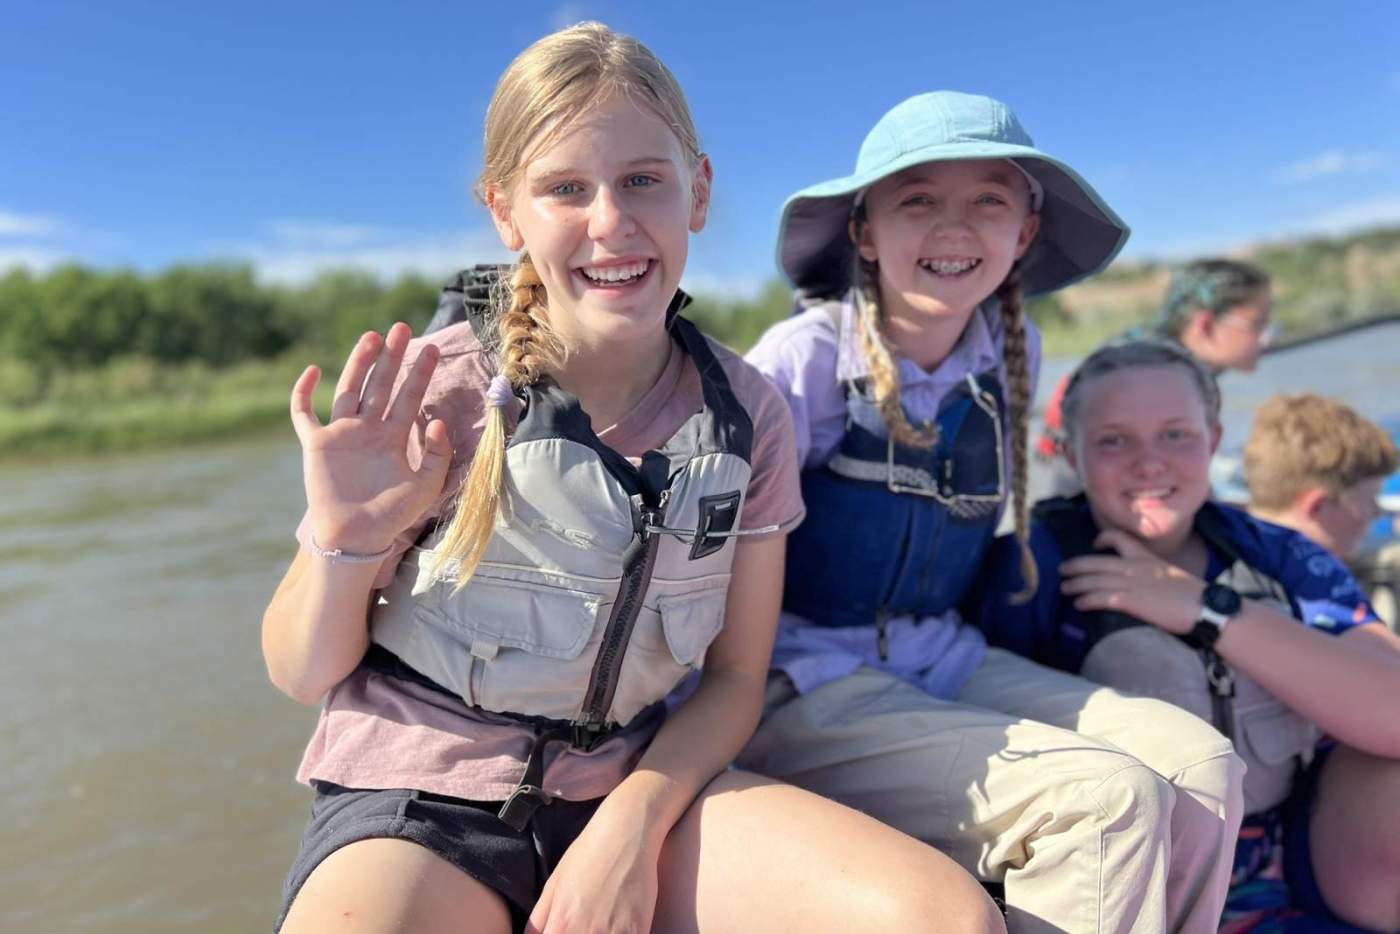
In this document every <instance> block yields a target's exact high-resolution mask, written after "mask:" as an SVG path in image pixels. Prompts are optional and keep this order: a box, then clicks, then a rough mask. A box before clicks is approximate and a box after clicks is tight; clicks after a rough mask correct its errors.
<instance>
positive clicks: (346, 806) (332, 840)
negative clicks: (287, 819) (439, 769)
mask: <svg viewBox="0 0 1400 934" xmlns="http://www.w3.org/2000/svg"><path fill="white" fill-rule="evenodd" d="M312 786H313V787H314V788H315V789H316V799H315V800H314V801H312V802H311V820H310V822H309V823H308V824H307V826H306V832H305V833H304V834H302V838H301V850H300V851H299V852H298V853H297V858H296V862H295V863H293V865H292V871H291V872H290V873H289V874H288V876H287V883H286V885H285V887H284V888H283V891H282V910H281V911H280V912H279V913H278V915H277V921H276V922H275V924H274V925H273V930H274V931H279V930H281V928H282V922H283V921H284V920H285V919H286V917H287V910H288V909H289V908H291V906H292V901H293V900H294V899H295V898H296V896H297V893H298V892H299V891H301V887H302V885H303V884H304V883H305V882H306V880H307V879H308V878H309V877H310V876H311V873H312V872H313V871H314V870H315V869H316V867H317V866H319V865H320V864H321V861H322V860H323V859H325V858H326V857H327V856H330V855H331V854H332V853H334V852H335V851H336V850H338V849H340V848H341V847H343V846H347V845H349V844H351V843H356V842H358V841H360V840H369V839H373V838H378V837H390V838H394V839H399V840H412V841H413V842H414V843H417V844H419V845H421V846H425V847H427V848H428V849H429V850H431V851H432V852H434V853H436V854H437V855H438V856H440V857H442V858H443V859H445V860H447V861H448V862H449V863H451V864H452V865H454V866H456V867H457V868H458V869H460V870H462V871H463V872H465V873H466V874H467V875H469V876H471V877H472V878H473V879H475V880H477V881H478V882H480V883H482V884H483V885H485V886H487V887H488V888H490V889H492V890H494V891H495V892H496V893H497V894H499V895H500V896H501V897H502V898H504V899H505V901H506V905H507V907H509V908H510V914H511V920H512V923H513V925H514V927H515V930H517V931H521V930H524V928H525V920H526V919H527V918H528V917H529V916H530V912H531V911H532V910H533V909H534V907H535V901H536V900H537V899H538V898H539V897H540V892H541V891H543V890H544V883H545V880H546V879H547V878H549V874H550V873H551V872H553V871H554V868H555V867H556V866H558V865H559V860H560V859H561V858H562V857H563V855H564V851H565V850H566V849H568V847H569V844H571V843H573V842H574V839H575V838H576V837H577V836H578V835H579V834H580V833H581V832H582V831H583V828H584V826H585V825H586V824H587V823H588V821H589V819H590V818H591V817H592V816H593V812H594V811H596V810H597V809H598V805H599V804H600V803H602V800H603V799H601V798H595V799H593V800H592V801H563V800H556V801H554V802H552V803H550V804H548V805H546V806H545V807H542V808H540V809H539V810H538V811H536V812H535V816H534V818H533V819H532V821H531V823H530V826H529V827H527V828H526V829H525V830H523V831H516V830H513V829H511V828H510V827H509V826H507V825H506V824H505V822H504V821H502V820H501V819H500V818H498V817H497V816H496V813H497V812H498V811H499V810H500V809H501V802H500V801H467V800H465V799H462V798H453V797H449V796H447V795H435V794H429V793H428V792H424V791H414V790H412V789H407V788H394V789H389V790H386V791H366V790H360V789H355V788H343V787H341V786H340V785H333V784H331V783H330V782H312Z"/></svg>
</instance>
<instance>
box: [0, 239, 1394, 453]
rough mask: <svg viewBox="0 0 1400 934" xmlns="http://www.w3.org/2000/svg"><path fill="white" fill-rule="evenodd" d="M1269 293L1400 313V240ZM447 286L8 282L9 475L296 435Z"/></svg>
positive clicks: (329, 278)
mask: <svg viewBox="0 0 1400 934" xmlns="http://www.w3.org/2000/svg"><path fill="white" fill-rule="evenodd" d="M1238 255H1239V256H1240V258H1243V259H1246V260H1248V261H1251V262H1255V263H1257V264H1258V265H1260V266H1261V267H1263V268H1264V269H1265V270H1266V271H1267V272H1268V273H1269V274H1270V275H1271V276H1272V278H1273V283H1274V309H1275V316H1276V318H1277V320H1278V321H1279V322H1280V323H1281V324H1282V325H1283V330H1284V335H1285V337H1287V336H1292V335H1298V334H1306V333H1310V332H1315V331H1319V330H1323V329H1326V328H1329V327H1331V326H1335V325H1337V324H1340V323H1342V322H1345V321H1349V320H1354V319H1358V318H1364V317H1367V316H1369V315H1374V314H1376V313H1378V312H1384V311H1394V309H1396V308H1400V228H1391V229H1385V230H1376V231H1371V232H1368V233H1361V234H1354V235H1351V236H1348V237H1340V238H1331V239H1314V240H1306V241H1298V242H1292V243H1277V244H1269V245H1263V246H1259V247H1256V248H1254V249H1252V250H1249V251H1246V252H1243V253H1240V254H1238ZM1169 275H1170V266H1169V265H1168V264H1165V263H1156V262H1141V261H1137V262H1119V263H1115V264H1114V265H1113V266H1111V267H1110V268H1109V269H1108V270H1107V271H1105V272H1104V273H1102V274H1101V275H1099V276H1096V277H1095V278H1093V279H1092V280H1090V281H1088V282H1084V283H1081V284H1079V285H1075V286H1071V287H1070V288H1068V289H1065V290H1064V291H1062V292H1058V293H1056V294H1055V295H1053V296H1049V297H1046V298H1040V299H1037V300H1034V301H1031V302H1029V303H1028V304H1027V310H1028V312H1029V313H1030V315H1031V316H1032V317H1033V318H1034V319H1035V320H1036V321H1037V322H1038V323H1039V325H1040V328H1041V332H1042V334H1043V336H1044V342H1043V347H1044V351H1045V354H1046V355H1047V356H1051V357H1055V356H1080V355H1083V354H1084V353H1087V352H1088V351H1089V350H1091V349H1092V348H1093V347H1095V346H1097V345H1098V344H1099V343H1100V342H1102V341H1103V340H1104V339H1105V338H1107V337H1110V336H1111V335H1113V334H1116V333H1118V332H1119V331H1121V330H1122V329H1123V328H1124V327H1126V326H1128V325H1130V324H1132V323H1135V322H1138V321H1141V320H1143V319H1144V318H1147V317H1149V316H1151V315H1152V314H1153V313H1154V311H1155V310H1156V308H1157V307H1158V305H1159V304H1160V302H1161V298H1162V293H1163V292H1164V290H1165V288H1166V284H1167V279H1168V277H1169ZM437 293H438V283H436V282H431V281H428V280H426V279H422V278H413V277H406V278H404V279H401V280H399V281H398V282H394V283H383V282H379V281H378V280H375V279H374V278H373V277H370V276H368V275H366V274H363V273H356V272H333V273H326V274H324V275H322V276H320V277H318V278H317V279H316V280H314V281H312V282H310V283H308V284H306V285H304V286H299V287H296V288H289V287H278V286H270V285H263V284H261V283H259V282H258V281H257V279H256V277H255V276H254V274H253V272H252V270H250V269H248V268H246V267H240V266H226V265H218V264H213V265H209V266H177V267H172V268H171V269H168V270H165V271H163V272H160V273H155V274H151V275H138V274H136V273H133V272H129V271H123V270H116V271H99V270H92V269H85V268H82V267H77V266H65V267H60V268H58V269H55V270H53V271H51V272H49V273H46V274H44V275H42V276H34V275H32V274H30V273H27V272H24V271H13V272H10V273H7V274H4V275H0V460H16V459H35V458H53V457H62V456H67V455H80V454H101V453H105V452H111V451H122V450H132V449H137V448H148V447H153V446H159V445H177V444H189V443H203V442H207V441H210V440H212V439H222V438H233V437H239V436H243V435H248V434H252V433H256V432H261V431H275V430H287V428H288V422H287V397H288V394H289V392H290V389H291V385H292V382H293V380H294V379H295V378H296V375H297V374H298V373H299V372H300V371H301V369H302V367H304V366H305V365H306V364H307V363H310V362H315V363H319V364H320V365H321V366H322V367H323V368H325V369H326V370H327V372H328V375H327V378H326V379H325V380H324V381H323V387H322V390H321V395H322V397H323V398H321V399H320V400H318V401H320V402H321V404H323V405H325V404H328V402H329V395H330V390H329V388H327V387H328V386H329V385H333V384H334V376H333V374H334V372H335V371H336V370H338V368H339V366H340V365H341V361H342V360H343V359H344V354H345V353H346V352H347V350H348V349H349V347H350V346H351V344H352V343H353V342H354V340H355V337H356V336H357V335H358V334H360V333H361V332H363V331H364V330H365V329H367V328H375V329H383V328H384V327H386V326H387V325H388V324H389V323H391V322H393V321H395V320H404V321H407V322H408V323H409V324H411V325H412V326H413V327H414V328H415V329H419V328H422V327H423V326H424V325H425V324H426V323H427V320H428V318H429V316H430V315H431V313H432V310H433V308H434V307H435V305H436V301H437ZM790 313H791V294H790V292H789V291H788V289H787V288H786V287H785V286H784V285H783V284H782V283H781V282H777V281H775V282H772V283H770V284H769V285H768V286H767V287H766V288H764V289H763V290H762V291H761V292H760V293H759V294H758V295H756V296H754V297H752V298H744V299H723V298H716V297H714V296H705V295H700V296H697V297H696V301H695V303H694V304H693V305H691V306H690V308H688V309H687V311H686V315H687V317H689V318H691V320H693V321H695V322H696V323H697V324H698V325H699V326H700V328H701V329H702V330H704V331H705V332H707V333H709V334H711V335H712V336H714V337H716V338H718V339H719V340H721V341H723V342H724V343H726V344H728V345H729V346H731V347H734V348H735V349H738V350H744V349H747V348H748V347H749V346H751V345H752V344H753V342H754V341H755V340H757V339H758V336H759V335H760V334H762V333H763V331H764V330H765V329H766V328H767V327H768V326H769V325H771V324H772V323H774V322H776V321H780V320H782V319H783V318H785V317H786V316H787V315H788V314H790Z"/></svg>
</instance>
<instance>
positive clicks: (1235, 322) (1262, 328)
mask: <svg viewBox="0 0 1400 934" xmlns="http://www.w3.org/2000/svg"><path fill="white" fill-rule="evenodd" d="M1215 323H1216V324H1219V325H1223V326H1224V327H1227V328H1233V329H1234V330H1236V331H1248V332H1249V333H1251V334H1253V335H1254V336H1255V337H1256V338H1257V339H1258V341H1259V345H1260V346H1261V347H1267V346H1269V345H1270V344H1272V343H1273V342H1274V339H1275V338H1276V337H1278V323H1277V322H1275V321H1271V320H1269V319H1268V318H1256V319H1254V320H1252V321H1241V320H1239V319H1238V318H1233V317H1231V316H1230V315H1229V314H1224V315H1217V316H1216V318H1215Z"/></svg>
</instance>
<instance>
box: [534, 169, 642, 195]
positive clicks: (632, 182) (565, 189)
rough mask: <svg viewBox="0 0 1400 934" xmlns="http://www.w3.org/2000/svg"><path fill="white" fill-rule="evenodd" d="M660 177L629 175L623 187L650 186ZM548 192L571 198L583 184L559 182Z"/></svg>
mask: <svg viewBox="0 0 1400 934" xmlns="http://www.w3.org/2000/svg"><path fill="white" fill-rule="evenodd" d="M659 181H660V179H658V178H656V177H655V176H653V175H629V176H627V178H626V179H624V180H623V182H622V187H623V188H651V187H652V186H654V185H655V184H656V183H657V182H659ZM549 193H550V194H551V195H553V196H555V197H556V198H571V197H573V196H574V195H578V194H582V193H583V186H582V185H581V184H579V183H578V182H561V183H560V184H558V185H555V186H553V187H551V188H550V189H549Z"/></svg>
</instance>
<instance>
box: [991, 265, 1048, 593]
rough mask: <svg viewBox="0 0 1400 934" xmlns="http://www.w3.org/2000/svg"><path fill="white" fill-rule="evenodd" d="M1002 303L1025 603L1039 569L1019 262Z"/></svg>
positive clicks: (1000, 291)
mask: <svg viewBox="0 0 1400 934" xmlns="http://www.w3.org/2000/svg"><path fill="white" fill-rule="evenodd" d="M996 296H997V299H998V300H999V301H1000V303H1001V321H1002V329H1003V334H1004V340H1003V345H1002V357H1003V359H1004V360H1005V362H1006V378H1007V382H1008V383H1009V385H1008V386H1007V396H1008V399H1009V401H1010V405H1009V411H1008V413H1007V416H1008V417H1007V421H1008V422H1009V423H1010V425H1009V427H1010V429H1011V497H1012V505H1011V508H1012V509H1013V510H1014V511H1013V513H1012V517H1013V518H1014V519H1015V522H1016V540H1017V541H1018V542H1020V543H1021V576H1022V578H1023V579H1024V580H1025V582H1026V586H1025V589H1024V590H1022V591H1021V592H1020V593H1017V594H1014V595H1013V596H1012V597H1011V601H1012V602H1013V603H1025V602H1026V601H1027V600H1029V599H1030V598H1031V597H1033V596H1034V595H1035V591H1036V587H1038V586H1039V584H1040V570H1039V568H1038V567H1037V566H1036V563H1035V555H1033V554H1032V553H1031V546H1030V504H1029V503H1027V502H1026V496H1027V493H1026V482H1027V480H1026V475H1027V470H1028V467H1027V450H1028V447H1029V440H1028V439H1029V434H1030V417H1031V374H1030V361H1029V359H1028V356H1027V353H1026V319H1025V314H1024V312H1023V310H1022V308H1021V263H1020V261H1017V262H1016V263H1015V264H1013V265H1012V267H1011V271H1010V272H1009V273H1007V274H1006V278H1005V279H1004V280H1003V281H1002V283H1001V285H1000V286H998V287H997V291H996Z"/></svg>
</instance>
